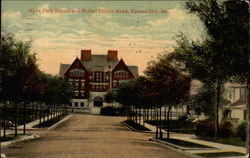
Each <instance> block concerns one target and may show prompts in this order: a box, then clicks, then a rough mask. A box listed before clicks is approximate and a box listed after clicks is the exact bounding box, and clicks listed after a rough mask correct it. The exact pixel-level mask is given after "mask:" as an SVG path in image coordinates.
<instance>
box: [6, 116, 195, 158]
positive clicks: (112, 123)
mask: <svg viewBox="0 0 250 158" xmlns="http://www.w3.org/2000/svg"><path fill="white" fill-rule="evenodd" d="M123 120H124V117H105V116H99V115H81V114H78V115H77V114H75V115H73V116H72V117H70V118H69V119H68V120H67V121H65V122H63V123H62V124H61V125H60V126H59V127H57V128H56V129H54V130H48V131H47V130H45V131H44V130H41V131H38V134H40V135H41V138H38V139H34V140H32V141H28V142H23V143H19V144H13V145H12V146H10V147H6V148H4V149H2V152H3V153H4V154H6V155H7V156H8V157H15V158H190V157H191V156H187V155H186V154H183V153H181V152H177V151H175V150H172V149H169V148H167V147H164V146H162V145H159V144H157V143H154V142H151V141H148V139H149V138H150V137H152V136H153V135H152V134H151V133H141V132H140V133H139V132H132V131H130V130H129V129H128V128H127V127H125V126H123V125H122V124H121V123H120V122H121V121H123ZM15 147H16V148H15Z"/></svg>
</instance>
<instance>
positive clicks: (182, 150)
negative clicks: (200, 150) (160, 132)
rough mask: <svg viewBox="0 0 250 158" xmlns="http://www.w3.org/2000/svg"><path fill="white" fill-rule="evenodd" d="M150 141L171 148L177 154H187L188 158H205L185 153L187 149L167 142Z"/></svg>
mask: <svg viewBox="0 0 250 158" xmlns="http://www.w3.org/2000/svg"><path fill="white" fill-rule="evenodd" d="M149 141H154V142H156V143H157V144H160V145H162V146H165V147H168V148H170V149H172V150H174V151H176V152H180V153H182V154H185V155H187V156H192V157H193V158H203V157H200V156H198V155H195V154H192V153H189V152H187V151H185V150H186V148H183V147H181V146H178V145H175V144H171V143H167V142H164V141H162V140H159V139H155V138H150V139H149Z"/></svg>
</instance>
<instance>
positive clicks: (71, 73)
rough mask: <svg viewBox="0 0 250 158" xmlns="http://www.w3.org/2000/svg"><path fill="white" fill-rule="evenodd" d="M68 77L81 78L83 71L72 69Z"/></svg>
mask: <svg viewBox="0 0 250 158" xmlns="http://www.w3.org/2000/svg"><path fill="white" fill-rule="evenodd" d="M69 73H70V76H80V77H83V76H84V74H85V72H84V71H83V70H80V69H73V70H70V72H69Z"/></svg>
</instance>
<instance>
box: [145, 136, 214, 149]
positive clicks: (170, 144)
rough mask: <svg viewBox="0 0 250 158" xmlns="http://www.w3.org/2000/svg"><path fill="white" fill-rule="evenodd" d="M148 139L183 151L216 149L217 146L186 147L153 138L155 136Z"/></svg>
mask: <svg viewBox="0 0 250 158" xmlns="http://www.w3.org/2000/svg"><path fill="white" fill-rule="evenodd" d="M149 140H150V141H155V142H158V143H162V144H165V145H168V146H171V147H173V148H175V149H181V150H183V151H185V150H211V149H218V148H213V147H211V148H209V147H208V148H186V147H182V146H179V145H175V144H172V143H168V142H165V141H162V140H159V139H155V138H150V139H149Z"/></svg>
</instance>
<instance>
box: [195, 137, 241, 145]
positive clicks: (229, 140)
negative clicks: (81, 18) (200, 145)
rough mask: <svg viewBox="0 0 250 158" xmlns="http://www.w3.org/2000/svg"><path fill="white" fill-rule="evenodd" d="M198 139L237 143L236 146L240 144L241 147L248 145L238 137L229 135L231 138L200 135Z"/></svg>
mask: <svg viewBox="0 0 250 158" xmlns="http://www.w3.org/2000/svg"><path fill="white" fill-rule="evenodd" d="M198 139H201V140H206V141H211V142H216V143H222V144H228V145H235V146H240V147H245V146H246V142H245V141H242V140H241V139H240V138H238V137H229V138H221V137H217V138H214V137H198Z"/></svg>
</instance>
